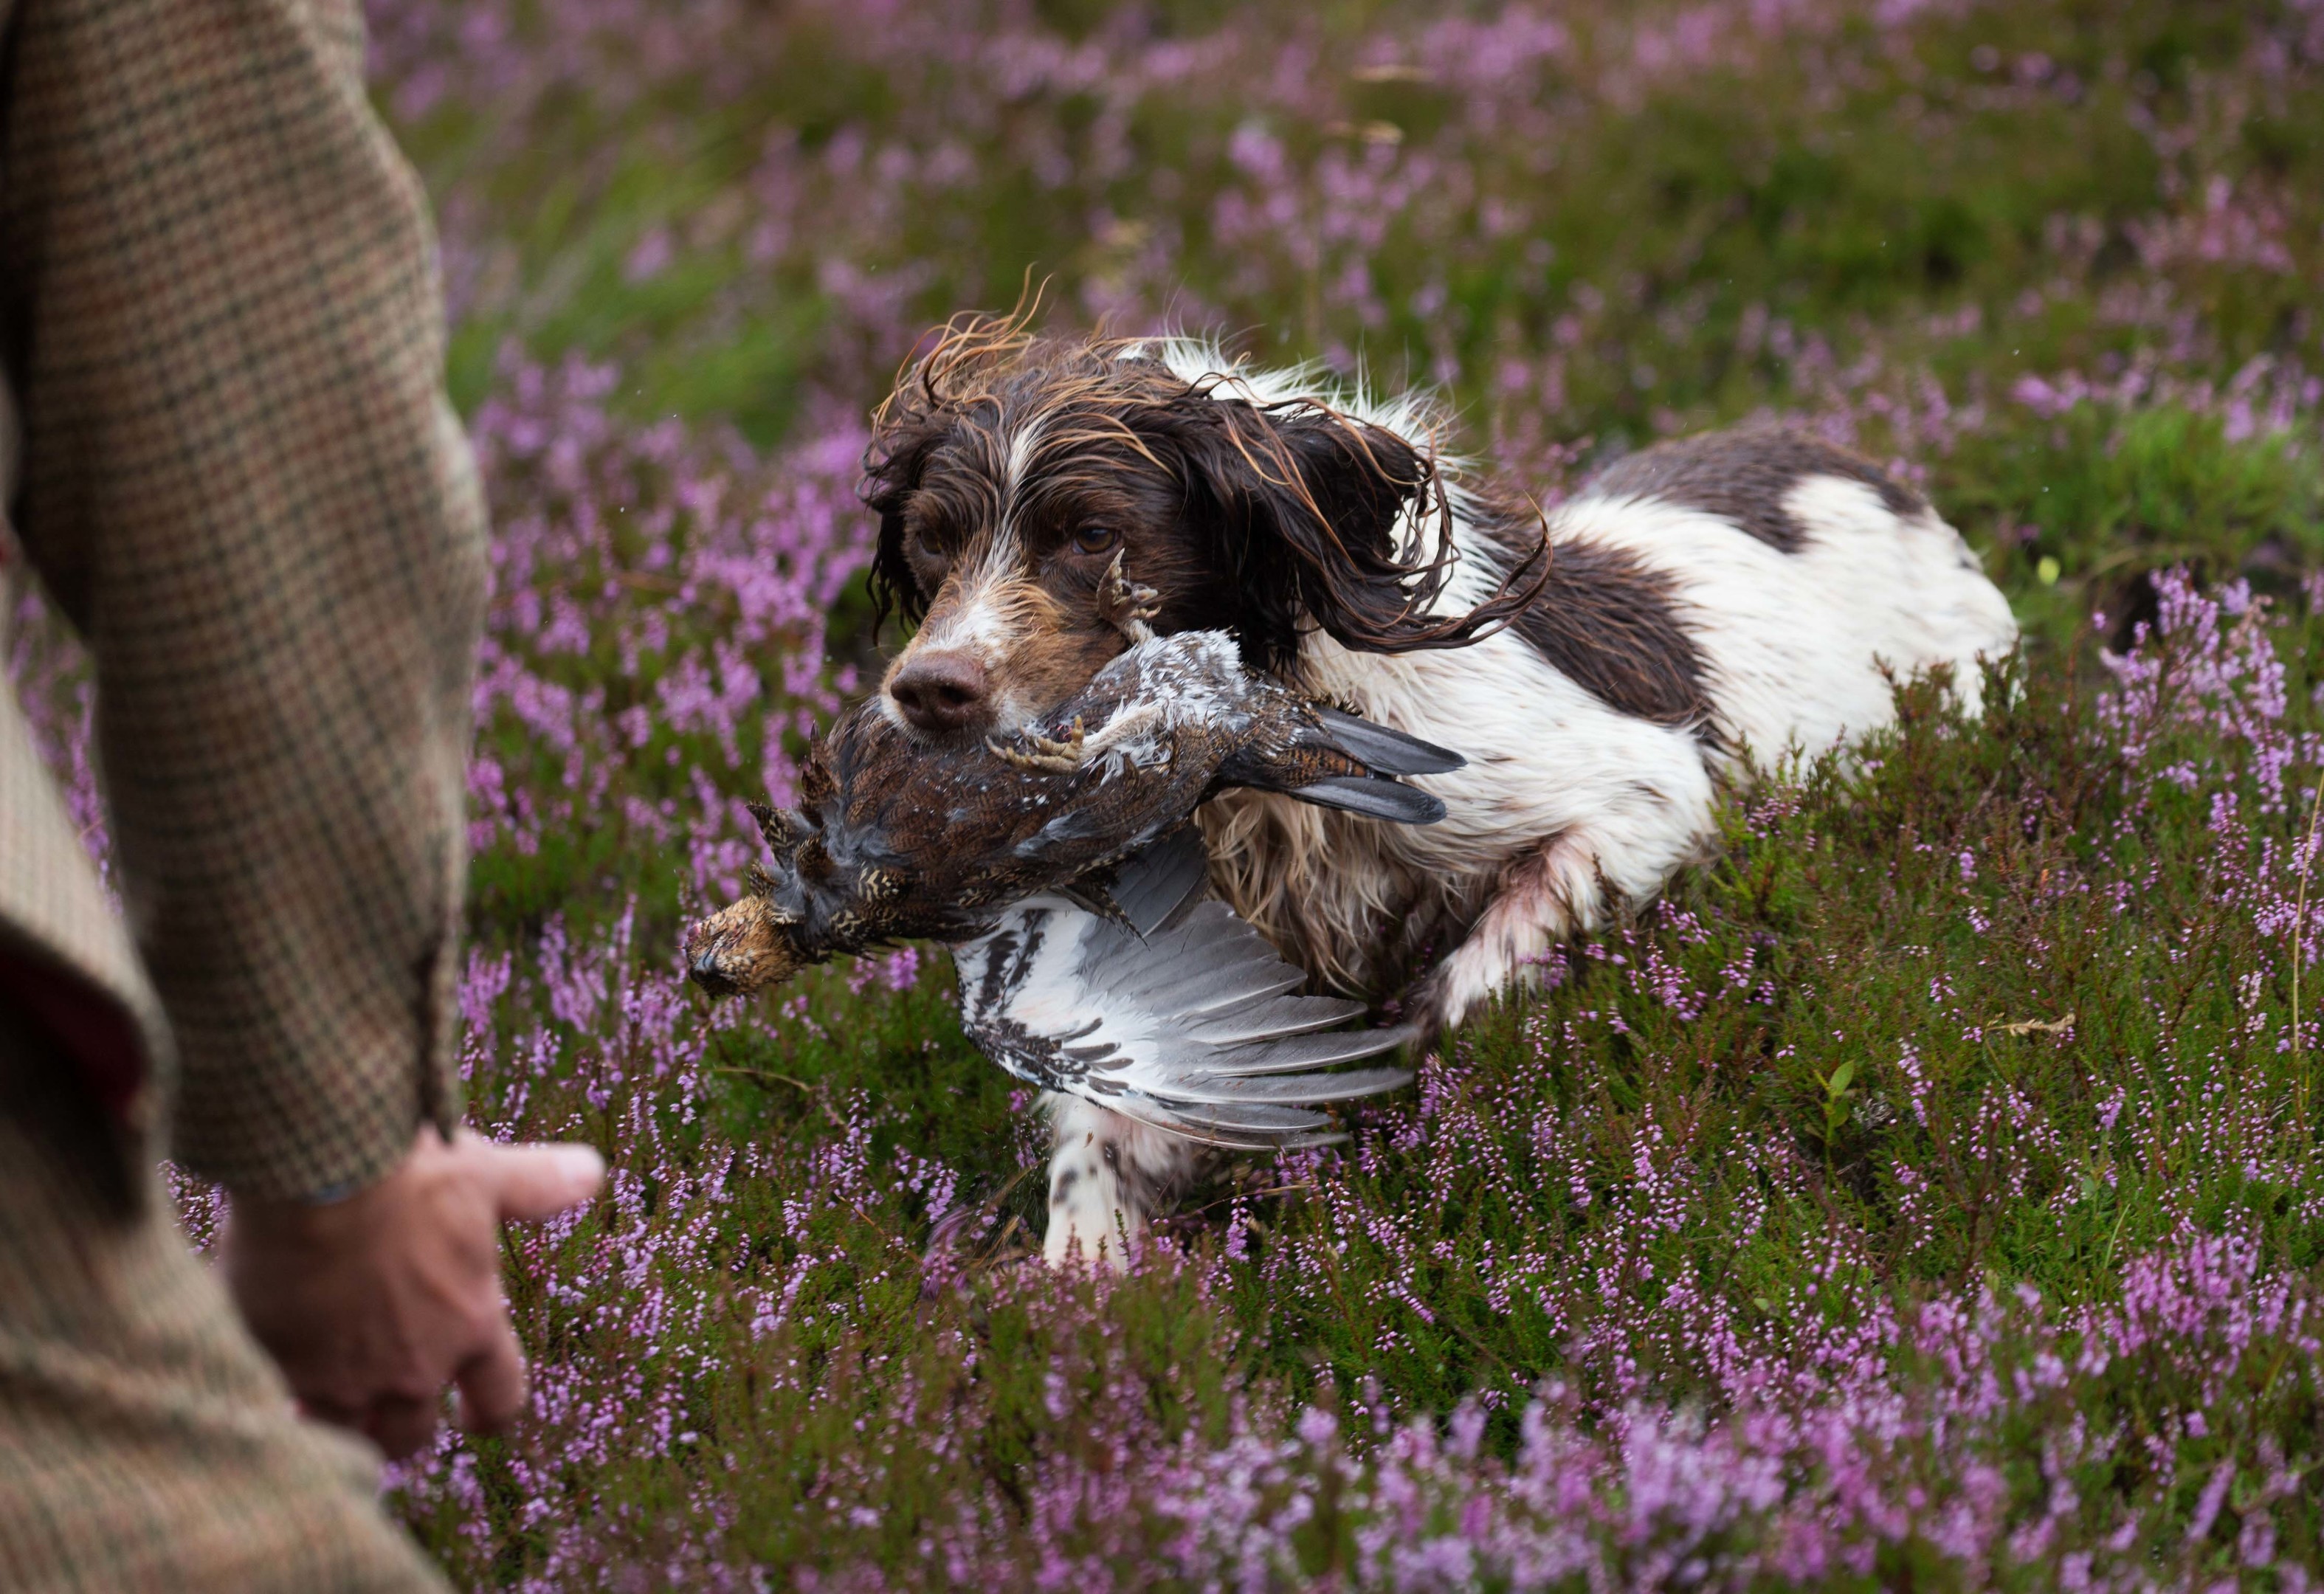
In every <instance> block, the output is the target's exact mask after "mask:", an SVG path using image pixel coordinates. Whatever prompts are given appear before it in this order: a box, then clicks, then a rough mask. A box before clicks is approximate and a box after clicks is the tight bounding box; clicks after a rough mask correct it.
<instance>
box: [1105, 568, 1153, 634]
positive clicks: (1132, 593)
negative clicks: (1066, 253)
mask: <svg viewBox="0 0 2324 1594" xmlns="http://www.w3.org/2000/svg"><path fill="white" fill-rule="evenodd" d="M1122 558H1123V556H1122V555H1121V554H1116V555H1114V556H1113V563H1112V565H1111V566H1110V567H1108V568H1107V570H1106V573H1105V580H1104V581H1103V583H1102V584H1101V585H1099V587H1098V589H1097V613H1098V618H1099V619H1101V620H1102V621H1104V622H1106V623H1107V624H1108V625H1110V626H1111V627H1113V628H1114V629H1115V630H1116V631H1120V633H1121V634H1122V635H1123V636H1126V637H1128V638H1129V639H1130V645H1131V646H1132V647H1135V646H1137V645H1138V644H1139V643H1140V642H1150V641H1152V640H1154V626H1153V624H1152V622H1153V620H1154V618H1155V616H1157V614H1159V613H1162V594H1160V593H1158V592H1157V591H1155V589H1154V588H1152V587H1150V586H1142V585H1139V583H1137V582H1134V581H1132V580H1130V573H1129V572H1128V571H1127V570H1126V569H1124V568H1123V567H1122V563H1121V561H1122Z"/></svg>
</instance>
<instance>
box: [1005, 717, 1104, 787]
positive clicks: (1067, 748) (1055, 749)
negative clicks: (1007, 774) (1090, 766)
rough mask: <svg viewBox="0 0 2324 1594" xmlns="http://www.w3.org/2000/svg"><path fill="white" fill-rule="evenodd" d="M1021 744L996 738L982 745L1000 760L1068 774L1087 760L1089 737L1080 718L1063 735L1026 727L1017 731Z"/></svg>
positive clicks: (1024, 767) (1010, 763)
mask: <svg viewBox="0 0 2324 1594" xmlns="http://www.w3.org/2000/svg"><path fill="white" fill-rule="evenodd" d="M1017 738H1018V740H1019V742H1022V743H1023V744H1024V745H1023V746H1021V747H1010V746H1009V745H1008V744H1007V743H1005V742H1001V741H1000V740H998V739H997V738H995V739H992V740H989V741H987V742H985V746H987V747H988V748H990V749H991V750H992V754H993V756H994V757H995V758H998V759H999V760H1001V762H1002V763H1005V764H1008V765H1010V766H1011V767H1012V768H1015V769H1038V770H1041V771H1043V772H1044V773H1047V774H1051V775H1070V774H1072V773H1073V772H1074V770H1075V769H1080V768H1081V767H1082V766H1083V765H1084V764H1085V763H1087V762H1088V761H1089V752H1088V737H1087V733H1085V732H1084V729H1083V726H1082V723H1081V721H1080V719H1079V718H1075V719H1074V723H1073V728H1072V729H1071V730H1069V731H1067V732H1066V733H1065V734H1064V735H1063V736H1061V737H1058V736H1044V735H1042V734H1041V733H1040V732H1038V731H1036V730H1033V729H1031V728H1030V727H1028V728H1027V729H1025V730H1022V731H1019V732H1018V733H1017Z"/></svg>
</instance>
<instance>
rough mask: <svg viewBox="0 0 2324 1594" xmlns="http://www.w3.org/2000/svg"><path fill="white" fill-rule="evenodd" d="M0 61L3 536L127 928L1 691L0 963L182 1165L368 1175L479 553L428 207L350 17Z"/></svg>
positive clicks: (447, 942) (230, 1175)
mask: <svg viewBox="0 0 2324 1594" xmlns="http://www.w3.org/2000/svg"><path fill="white" fill-rule="evenodd" d="M0 42H5V48H0V72H5V78H0V364H5V385H6V387H7V389H8V391H9V398H10V400H11V402H10V403H9V404H8V405H5V406H0V410H5V409H13V410H14V422H15V426H14V430H15V433H16V436H15V438H14V443H13V446H5V445H0V454H5V463H6V465H7V466H8V469H9V473H10V475H12V477H13V484H12V485H13V491H12V492H11V493H10V496H9V498H8V501H7V502H8V510H9V521H10V523H11V525H12V527H13V530H14V533H15V536H16V539H17V541H18V543H19V545H20V547H21V549H22V553H23V557H24V559H25V560H26V561H28V562H29V564H30V565H31V566H32V567H33V568H34V569H36V570H37V572H38V574H39V576H40V577H41V579H42V582H43V583H44V585H46V587H47V589H48V592H49V593H50V594H51V597H52V598H53V599H54V600H55V602H56V603H57V604H58V605H59V606H60V608H61V609H62V611H63V612H64V613H65V614H66V615H67V616H68V617H69V619H70V620H71V622H73V624H74V625H75V626H76V627H77V628H78V630H79V631H80V632H81V634H82V636H83V637H84V638H86V640H88V645H89V647H90V650H91V651H92V653H93V655H94V657H95V659H96V661H97V703H98V708H97V749H98V756H99V761H100V767H101V769H102V776H103V780H104V785H105V789H106V797H107V802H108V808H109V815H110V820H111V824H112V829H113V834H114V836H115V844H116V857H117V860H118V864H119V872H118V877H117V878H118V883H119V885H120V887H121V889H122V896H123V908H124V913H125V917H126V920H127V926H128V931H129V933H128V935H125V936H124V934H123V932H122V930H121V929H120V928H119V927H118V921H117V920H116V919H115V917H114V915H113V914H112V913H111V911H110V909H109V908H108V906H107V904H106V900H105V898H104V895H103V892H102V890H101V889H100V887H99V885H98V882H97V878H96V875H95V873H94V872H93V871H92V870H91V869H90V867H89V866H88V863H87V861H85V860H84V858H83V856H82V853H81V850H80V848H79V847H78V845H77V844H76V843H75V841H74V838H73V836H72V834H71V833H70V831H69V829H68V828H66V826H65V825H64V820H63V812H62V809H61V807H60V805H58V804H57V803H56V801H55V800H54V798H53V796H52V795H50V794H47V793H45V792H44V790H43V786H44V781H45V777H44V775H43V774H42V770H41V769H39V767H38V766H37V764H36V763H35V762H34V761H33V754H32V746H31V743H30V742H29V740H28V738H27V736H26V734H25V733H24V727H23V722H22V720H21V717H20V716H19V715H18V714H17V713H16V712H15V705H14V704H13V703H11V704H9V705H6V706H5V708H0V800H5V810H4V811H0V950H5V949H6V948H8V947H12V946H13V947H14V948H15V949H16V950H17V951H18V952H19V953H20V954H23V956H24V957H26V958H29V959H31V960H32V962H33V963H49V964H52V965H62V966H63V967H65V968H68V969H70V970H73V971H76V972H78V973H79V974H80V975H81V976H82V977H83V978H84V979H85V980H86V981H88V982H89V983H90V984H92V985H93V986H95V987H96V988H97V989H99V990H103V991H105V992H106V993H107V994H108V995H109V996H110V997H111V998H112V1000H114V1001H115V1003H117V1004H118V1005H119V1006H120V1007H121V1008H122V1009H124V1010H125V1011H126V1012H127V1013H128V1014H129V1015H131V1016H132V1017H133V1018H134V1019H136V1020H137V1021H138V1023H139V1024H140V1026H141V1028H142V1033H143V1037H144V1042H145V1044H144V1048H143V1049H144V1051H145V1053H146V1055H147V1057H148V1059H149V1060H150V1064H151V1069H150V1083H151V1089H150V1090H149V1101H147V1102H146V1103H145V1114H144V1116H145V1117H146V1118H148V1119H152V1120H157V1121H158V1120H166V1121H168V1122H169V1124H170V1129H169V1134H170V1140H169V1145H170V1148H171V1152H172V1153H173V1154H174V1155H175V1156H177V1157H178V1158H179V1159H180V1161H181V1162H182V1163H184V1164H185V1165H186V1166H189V1167H190V1168H192V1169H194V1170H196V1171H198V1172H199V1173H202V1174H206V1175H209V1176H211V1177H213V1178H216V1179H218V1180H221V1181H223V1182H224V1183H226V1184H228V1185H229V1186H232V1187H234V1188H235V1189H237V1190H241V1191H244V1192H248V1193H258V1194H265V1195H290V1196H301V1195H318V1194H328V1193H334V1192H338V1191H344V1190H346V1189H350V1188H353V1187H355V1186H359V1185H361V1184H365V1183H368V1182H370V1181H371V1180H372V1179H374V1178H375V1177H376V1176H378V1175H380V1174H382V1173H383V1172H384V1171H386V1169H388V1168H389V1167H390V1166H392V1165H393V1164H394V1163H395V1162H396V1161H397V1159H398V1158H400V1157H401V1156H402V1155H403V1153H404V1151H405V1150H406V1149H407V1148H408V1147H409V1146H410V1141H411V1137H412V1134H413V1133H414V1131H415V1130H416V1129H417V1127H418V1125H419V1124H420V1121H421V1119H423V1117H424V1118H430V1119H435V1120H436V1121H437V1122H438V1123H439V1124H441V1125H443V1126H444V1127H446V1128H447V1129H448V1128H449V1127H450V1125H451V1124H452V1123H453V1122H454V1121H455V1120H456V1119H457V1110H458V1108H457V1101H456V1100H455V1080H454V1075H453V1074H452V1073H451V1069H450V1050H451V1047H450V1041H451V1035H450V1025H451V1018H452V1013H453V1002H452V989H453V985H452V982H453V979H454V974H455V969H454V958H455V951H456V942H457V919H458V911H459V903H460V892H461V887H462V881H463V874H464V870H465V858H464V855H463V850H464V844H465V827H464V815H463V801H464V779H463V769H464V758H465V753H466V745H467V734H468V692H469V686H470V679H471V676H472V672H473V669H474V659H475V639H476V636H477V633H478V630H479V627H480V625H481V622H482V614H483V604H484V578H485V544H484V512H483V505H482V498H481V495H480V493H479V492H478V490H477V486H476V483H475V473H474V466H473V464H472V462H471V460H470V457H469V456H468V453H467V449H466V445H465V442H464V440H463V438H462V437H461V434H460V431H459V428H458V425H457V420H456V419H455V418H454V417H453V415H452V413H451V411H450V409H449V407H448V405H447V402H446V401H445V399H444V396H443V387H442V366H443V352H444V351H443V327H442V313H441V309H440V290H439V284H438V273H437V269H436V260H435V245H434V238H433V234H432V232H431V230H430V226H429V219H428V215H427V209H426V205H425V199H424V196H423V194H422V192H421V190H420V185H419V183H418V181H417V180H416V179H415V177H414V176H413V174H412V172H411V171H410V168H409V167H408V166H407V165H406V164H405V162H404V161H403V160H402V159H401V156H400V155H399V154H398V153H397V152H396V150H395V148H394V146H393V144H392V142H391V141H390V139H389V137H388V135H387V134H386V132H385V131H384V130H383V128H382V127H381V125H380V124H379V122H378V121H377V119H376V117H375V116H374V114H373V112H372V110H371V107H370V105H369V103H368V101H367V100H366V98H365V97H364V78H363V49H364V38H363V27H362V19H361V14H360V12H359V10H358V7H357V5H356V4H355V0H0ZM0 557H6V556H5V555H0ZM13 574H21V572H14V573H13ZM133 942H134V954H133V946H132V943H133ZM173 1054H174V1060H175V1061H174V1074H175V1082H174V1094H175V1099H174V1101H173V1102H172V1101H171V1099H170V1098H171V1073H172V1072H173V1070H172V1064H171V1057H172V1055H173ZM5 1221H13V1214H10V1215H9V1216H8V1218H7V1219H6V1220H5Z"/></svg>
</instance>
